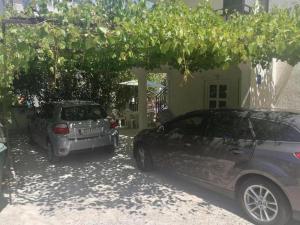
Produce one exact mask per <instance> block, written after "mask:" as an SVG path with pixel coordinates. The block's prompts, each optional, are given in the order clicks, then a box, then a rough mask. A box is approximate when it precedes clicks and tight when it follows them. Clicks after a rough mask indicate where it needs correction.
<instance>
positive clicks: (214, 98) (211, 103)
mask: <svg viewBox="0 0 300 225" xmlns="http://www.w3.org/2000/svg"><path fill="white" fill-rule="evenodd" d="M233 84H234V82H232V81H230V80H216V81H207V82H206V85H205V86H206V87H205V102H206V108H208V109H219V108H233V107H238V85H233Z"/></svg>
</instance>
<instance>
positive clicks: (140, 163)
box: [134, 144, 154, 172]
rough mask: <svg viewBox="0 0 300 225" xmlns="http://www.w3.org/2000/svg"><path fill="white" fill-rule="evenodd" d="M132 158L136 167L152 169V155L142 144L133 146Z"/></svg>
mask: <svg viewBox="0 0 300 225" xmlns="http://www.w3.org/2000/svg"><path fill="white" fill-rule="evenodd" d="M134 158H135V161H136V164H137V167H138V169H140V170H142V171H145V172H147V171H148V172H149V171H152V170H153V169H154V167H153V160H152V155H151V152H150V151H149V150H147V149H146V148H145V147H144V146H143V145H142V144H138V145H137V146H136V147H135V148H134Z"/></svg>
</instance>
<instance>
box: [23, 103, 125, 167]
mask: <svg viewBox="0 0 300 225" xmlns="http://www.w3.org/2000/svg"><path fill="white" fill-rule="evenodd" d="M28 128H29V134H30V139H31V141H33V142H34V143H36V144H38V145H40V146H41V147H43V148H45V149H46V150H47V155H48V159H49V161H50V162H55V161H57V160H58V159H59V158H60V157H64V156H67V155H69V154H70V153H71V152H78V151H80V150H96V149H99V148H106V149H108V150H110V151H113V150H114V148H115V146H116V145H117V144H118V136H119V134H118V130H117V129H116V124H115V123H111V121H110V120H109V119H108V118H107V115H106V113H105V112H104V111H103V109H102V108H101V106H100V105H99V104H96V103H93V102H86V101H62V102H52V103H48V104H44V105H43V106H42V107H41V109H40V111H39V112H37V113H35V114H34V115H33V116H32V117H31V119H30V121H29V126H28Z"/></svg>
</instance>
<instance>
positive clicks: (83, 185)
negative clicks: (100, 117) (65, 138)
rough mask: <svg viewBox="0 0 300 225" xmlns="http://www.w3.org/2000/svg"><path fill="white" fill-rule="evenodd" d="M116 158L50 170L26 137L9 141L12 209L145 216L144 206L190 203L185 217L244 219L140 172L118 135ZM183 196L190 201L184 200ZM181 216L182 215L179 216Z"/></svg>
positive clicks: (168, 179)
mask: <svg viewBox="0 0 300 225" xmlns="http://www.w3.org/2000/svg"><path fill="white" fill-rule="evenodd" d="M120 139H121V141H120V142H121V144H120V147H119V148H118V149H117V150H116V152H115V153H114V154H107V153H105V152H101V151H99V152H90V153H84V154H74V155H70V156H69V157H67V158H65V159H64V160H63V161H61V162H60V163H58V164H55V165H52V164H50V163H48V161H47V159H46V153H44V152H43V151H42V150H41V149H40V148H39V147H37V146H31V145H29V144H28V138H27V137H26V136H16V137H13V138H11V143H12V144H11V145H12V155H13V161H14V168H15V173H16V179H15V181H14V182H13V184H12V188H13V190H12V192H13V194H12V197H13V198H12V203H13V204H14V205H26V204H33V205H36V206H38V208H39V210H40V214H42V215H50V216H51V215H55V211H56V210H59V209H69V210H79V211H81V210H85V209H89V208H90V209H96V210H97V211H98V212H105V211H106V210H108V209H117V210H118V211H121V212H124V213H129V214H131V215H140V216H146V215H147V214H146V210H145V207H150V208H151V209H155V210H158V211H159V212H160V213H161V214H165V213H166V210H167V212H168V211H169V210H170V211H173V212H174V211H175V212H178V213H179V212H180V211H181V208H180V206H182V204H189V203H192V202H194V203H193V207H191V208H189V211H188V213H189V214H194V215H197V213H198V212H199V210H201V211H203V210H205V212H206V213H207V214H213V213H214V211H213V210H214V208H215V207H218V208H222V209H225V210H227V211H229V212H231V213H234V214H236V215H238V216H240V217H243V214H242V213H241V211H240V209H239V207H238V206H237V203H236V202H235V201H233V200H231V199H228V198H226V197H224V196H222V195H219V194H216V193H214V192H211V191H209V190H207V189H204V188H199V187H198V186H197V185H195V184H193V183H190V182H187V181H185V180H181V179H178V177H177V176H174V175H173V176H166V173H165V172H164V173H161V172H160V171H155V172H152V173H141V172H140V171H138V170H137V169H136V167H135V163H134V160H133V159H132V153H131V142H132V140H131V138H129V137H125V136H121V137H120ZM187 193H188V194H190V195H191V196H193V197H197V198H198V199H197V201H198V200H199V202H197V203H195V199H193V197H187ZM182 216H184V215H182Z"/></svg>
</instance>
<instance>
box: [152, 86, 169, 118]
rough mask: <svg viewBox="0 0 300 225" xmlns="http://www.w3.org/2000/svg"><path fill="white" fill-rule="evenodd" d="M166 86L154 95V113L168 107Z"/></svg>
mask: <svg viewBox="0 0 300 225" xmlns="http://www.w3.org/2000/svg"><path fill="white" fill-rule="evenodd" d="M167 91H168V89H167V87H165V88H164V89H162V90H161V91H160V92H159V93H158V94H157V95H156V96H155V113H156V114H157V113H159V112H161V111H162V110H164V109H167V108H168V104H167Z"/></svg>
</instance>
